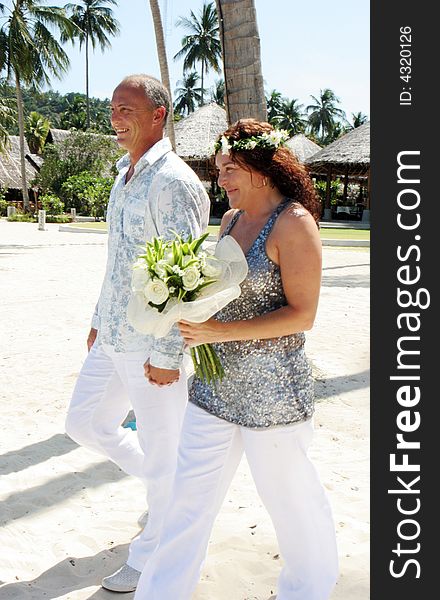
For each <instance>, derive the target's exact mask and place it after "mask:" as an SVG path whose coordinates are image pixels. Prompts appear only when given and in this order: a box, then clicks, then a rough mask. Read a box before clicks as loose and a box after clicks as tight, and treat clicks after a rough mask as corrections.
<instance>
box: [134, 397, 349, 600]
mask: <svg viewBox="0 0 440 600" xmlns="http://www.w3.org/2000/svg"><path fill="white" fill-rule="evenodd" d="M312 435H313V426H312V422H311V421H310V420H309V421H306V422H303V423H299V424H294V425H288V426H283V427H274V428H270V429H265V430H261V429H259V430H256V429H249V428H246V427H240V426H238V425H234V424H231V423H228V422H227V421H224V420H222V419H219V418H217V417H215V416H213V415H211V414H209V413H208V412H206V411H204V410H202V409H200V408H198V407H196V406H194V405H193V404H191V403H189V404H188V408H187V411H186V415H185V419H184V424H183V429H182V434H181V440H180V446H179V457H178V464H177V471H176V478H175V481H174V487H173V493H172V498H171V503H170V505H169V508H168V512H167V515H166V517H165V522H164V525H163V530H162V534H161V541H160V544H159V547H158V549H157V550H156V552H155V553H154V554H153V556H152V557H151V558H150V560H149V561H148V562H147V564H146V566H145V568H144V570H143V572H142V575H141V578H140V581H139V584H138V587H137V591H136V594H135V600H189V599H190V598H191V595H192V593H193V591H194V589H195V587H196V585H197V581H198V578H199V574H200V570H201V567H202V564H203V560H204V557H205V554H206V550H207V546H208V541H209V537H210V534H211V529H212V526H213V523H214V520H215V517H216V515H217V513H218V511H219V509H220V507H221V504H222V502H223V499H224V497H225V495H226V492H227V490H228V487H229V485H230V482H231V480H232V478H233V476H234V473H235V471H236V469H237V467H238V464H239V462H240V459H241V457H242V454H243V451H244V452H245V453H246V458H247V460H248V463H249V467H250V469H251V472H252V475H253V478H254V481H255V484H256V487H257V490H258V493H259V495H260V497H261V499H262V501H263V503H264V505H265V506H266V508H267V510H268V512H269V514H270V517H271V519H272V522H273V525H274V527H275V531H276V535H277V539H278V544H279V548H280V552H281V555H282V557H283V559H284V565H285V566H284V567H283V569H282V571H281V574H280V576H279V579H278V595H277V599H278V600H328V598H329V596H330V593H331V591H332V589H333V586H334V584H335V582H336V579H337V573H338V559H337V550H336V536H335V529H334V524H333V518H332V515H331V509H330V505H329V503H328V500H327V497H326V494H325V491H324V488H323V486H322V485H321V483H320V481H319V477H318V474H317V472H316V470H315V468H314V466H313V464H312V463H311V462H310V460H309V458H308V456H307V448H308V446H309V444H310V441H311V439H312ZM213 600H226V598H216V599H214V598H213Z"/></svg>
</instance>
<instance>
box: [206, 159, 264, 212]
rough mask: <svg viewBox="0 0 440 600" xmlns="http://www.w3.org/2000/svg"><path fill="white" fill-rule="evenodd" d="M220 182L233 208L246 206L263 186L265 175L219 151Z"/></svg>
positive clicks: (217, 163) (217, 164) (217, 161)
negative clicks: (250, 169) (246, 167)
mask: <svg viewBox="0 0 440 600" xmlns="http://www.w3.org/2000/svg"><path fill="white" fill-rule="evenodd" d="M215 164H216V166H217V169H218V184H219V186H220V187H222V188H223V189H224V190H225V192H226V194H227V195H228V199H229V205H230V207H231V208H244V209H245V208H246V206H248V205H249V203H250V202H252V201H253V200H254V196H255V191H256V190H257V189H260V188H261V187H262V186H263V179H264V177H263V176H262V175H261V174H259V173H257V172H256V171H248V170H247V169H244V168H243V167H242V166H240V165H238V164H237V163H235V162H233V161H232V159H231V157H230V156H229V154H222V153H221V152H218V153H217V155H216V157H215Z"/></svg>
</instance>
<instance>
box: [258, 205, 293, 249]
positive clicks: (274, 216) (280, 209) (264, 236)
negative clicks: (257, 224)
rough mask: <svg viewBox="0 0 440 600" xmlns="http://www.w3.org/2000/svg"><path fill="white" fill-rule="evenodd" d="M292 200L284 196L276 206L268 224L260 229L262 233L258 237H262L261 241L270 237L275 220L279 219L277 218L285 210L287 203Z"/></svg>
mask: <svg viewBox="0 0 440 600" xmlns="http://www.w3.org/2000/svg"><path fill="white" fill-rule="evenodd" d="M290 201H291V200H290V198H284V199H283V200H282V201H281V203H280V204H278V206H277V207H276V209H275V210H274V211H273V213H272V214H271V216H270V217H269V219H268V221H267V223H266V225H265V226H264V227H263V229H262V230H261V231H260V235H259V236H258V237H259V238H260V240H261V241H263V242H264V241H266V239H267V238H268V237H269V234H270V232H271V231H272V229H273V226H274V225H275V221H276V220H277V218H278V217H279V216H280V214H281V213H282V212H283V210H284V209H285V208H286V206H287V204H288V203H289V202H290Z"/></svg>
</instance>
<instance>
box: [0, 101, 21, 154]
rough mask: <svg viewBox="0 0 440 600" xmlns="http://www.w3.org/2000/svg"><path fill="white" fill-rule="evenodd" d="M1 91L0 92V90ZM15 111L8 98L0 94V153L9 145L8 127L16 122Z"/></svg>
mask: <svg viewBox="0 0 440 600" xmlns="http://www.w3.org/2000/svg"><path fill="white" fill-rule="evenodd" d="M0 93H1V92H0ZM16 116H17V111H16V110H15V109H14V107H13V106H12V101H11V99H10V98H6V97H4V96H3V95H2V94H1V95H0V153H1V152H3V151H4V150H6V148H7V147H8V146H9V131H8V129H9V127H12V126H13V125H15V124H16V122H17V119H16Z"/></svg>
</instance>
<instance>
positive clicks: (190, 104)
mask: <svg viewBox="0 0 440 600" xmlns="http://www.w3.org/2000/svg"><path fill="white" fill-rule="evenodd" d="M199 79H200V77H199V76H198V75H197V73H196V72H195V71H192V72H191V73H188V74H187V75H184V76H183V79H182V80H180V81H178V82H177V85H180V87H178V88H176V92H175V93H176V100H175V104H174V108H175V110H176V112H179V113H184V112H186V113H187V114H189V113H192V112H194V110H195V108H196V103H197V104H200V101H201V99H202V96H201V88H199V87H196V85H197V82H198V81H199Z"/></svg>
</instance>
